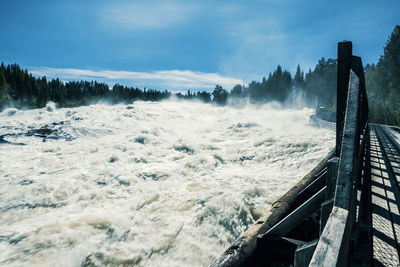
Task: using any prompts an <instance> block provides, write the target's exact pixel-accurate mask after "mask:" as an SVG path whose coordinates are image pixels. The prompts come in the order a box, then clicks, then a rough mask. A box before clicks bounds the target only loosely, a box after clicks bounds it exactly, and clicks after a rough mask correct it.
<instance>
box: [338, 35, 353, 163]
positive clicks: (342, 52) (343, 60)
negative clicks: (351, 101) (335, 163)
mask: <svg viewBox="0 0 400 267" xmlns="http://www.w3.org/2000/svg"><path fill="white" fill-rule="evenodd" d="M352 49H353V46H352V43H351V42H349V41H343V42H340V43H339V44H338V67H337V68H338V69H337V96H336V99H337V100H336V101H337V102H336V153H335V156H336V157H340V150H341V143H342V133H343V124H344V117H345V111H346V102H347V92H348V88H349V77H350V68H351V60H352Z"/></svg>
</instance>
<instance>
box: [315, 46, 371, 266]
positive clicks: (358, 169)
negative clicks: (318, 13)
mask: <svg viewBox="0 0 400 267" xmlns="http://www.w3.org/2000/svg"><path fill="white" fill-rule="evenodd" d="M351 50H352V44H351V42H341V43H339V46H338V96H337V124H336V129H337V133H336V134H337V138H336V141H337V143H336V156H337V157H338V159H339V161H338V171H337V177H336V179H335V177H333V179H335V180H336V190H335V194H334V197H333V207H332V211H331V213H330V215H329V218H328V219H327V221H326V224H325V227H324V228H323V231H322V234H321V236H320V238H319V241H318V244H317V246H316V249H315V251H314V254H313V256H312V259H311V262H310V266H347V265H349V264H350V263H351V262H350V261H351V259H350V257H349V255H351V254H352V251H351V248H352V247H353V246H352V242H353V240H354V237H355V231H354V230H355V229H356V227H355V226H356V221H357V210H358V209H357V190H359V189H360V188H361V187H362V184H363V183H364V182H365V181H363V179H362V169H363V158H364V151H365V144H366V140H367V135H368V124H367V121H368V101H367V95H366V91H365V79H364V71H363V66H362V63H361V58H359V57H355V56H352V52H351Z"/></svg>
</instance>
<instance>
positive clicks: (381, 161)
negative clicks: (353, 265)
mask: <svg viewBox="0 0 400 267" xmlns="http://www.w3.org/2000/svg"><path fill="white" fill-rule="evenodd" d="M399 140H400V134H399V133H398V132H397V131H395V130H393V129H392V128H390V127H388V126H383V125H370V142H369V147H367V150H369V153H368V152H367V154H366V161H370V168H371V170H370V178H371V204H372V205H371V228H370V229H371V235H372V238H371V239H372V254H371V255H372V261H373V265H375V266H400V261H399V258H400V253H399V241H400V213H399V209H400V206H399V205H400V187H399V182H400V145H399ZM367 166H368V165H366V167H367ZM367 173H368V170H367Z"/></svg>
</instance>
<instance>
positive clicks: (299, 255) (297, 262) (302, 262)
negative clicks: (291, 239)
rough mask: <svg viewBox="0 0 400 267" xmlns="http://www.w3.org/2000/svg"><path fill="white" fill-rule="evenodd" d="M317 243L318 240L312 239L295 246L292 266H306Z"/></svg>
mask: <svg viewBox="0 0 400 267" xmlns="http://www.w3.org/2000/svg"><path fill="white" fill-rule="evenodd" d="M317 243H318V240H314V241H311V242H308V243H306V244H304V245H300V246H298V247H297V249H296V252H295V254H294V267H306V266H308V265H309V264H310V261H311V258H312V255H313V253H314V251H315V248H316V247H317Z"/></svg>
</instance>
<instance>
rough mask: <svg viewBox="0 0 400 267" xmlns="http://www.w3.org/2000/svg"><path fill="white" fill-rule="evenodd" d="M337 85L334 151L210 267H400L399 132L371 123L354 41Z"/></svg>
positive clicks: (344, 52) (345, 47) (342, 51)
mask: <svg viewBox="0 0 400 267" xmlns="http://www.w3.org/2000/svg"><path fill="white" fill-rule="evenodd" d="M337 81H338V83H337V112H336V122H337V123H336V147H335V149H334V150H333V151H331V153H329V155H328V156H327V157H326V158H325V159H323V160H322V161H321V162H320V163H319V164H318V166H316V167H315V168H314V169H313V170H312V171H311V172H310V173H309V174H307V175H306V176H305V177H304V178H303V179H302V180H301V181H300V182H299V183H298V184H297V185H296V186H294V187H293V188H292V189H290V190H289V191H288V192H287V193H286V194H285V195H283V196H282V197H281V198H280V199H279V200H278V201H276V202H275V203H274V204H273V205H272V208H271V210H270V211H269V212H268V213H267V214H266V215H265V216H263V217H262V218H260V219H259V220H258V221H256V223H255V224H254V225H253V226H252V227H250V228H249V229H248V230H247V231H246V232H245V233H243V234H242V235H241V236H240V237H239V238H238V239H237V240H236V241H235V242H234V243H233V244H232V245H231V246H230V247H229V248H228V249H227V250H226V251H225V252H224V253H223V254H222V255H220V256H219V257H218V258H217V259H216V260H215V261H214V262H213V263H211V266H400V243H399V242H400V213H399V210H400V184H399V183H400V145H399V144H400V128H398V127H394V126H392V127H391V126H386V125H377V124H370V123H368V101H367V95H366V91H365V79H364V71H363V66H362V62H361V58H359V57H356V56H353V55H352V44H351V42H348V41H344V42H341V43H339V44H338V78H337Z"/></svg>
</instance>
